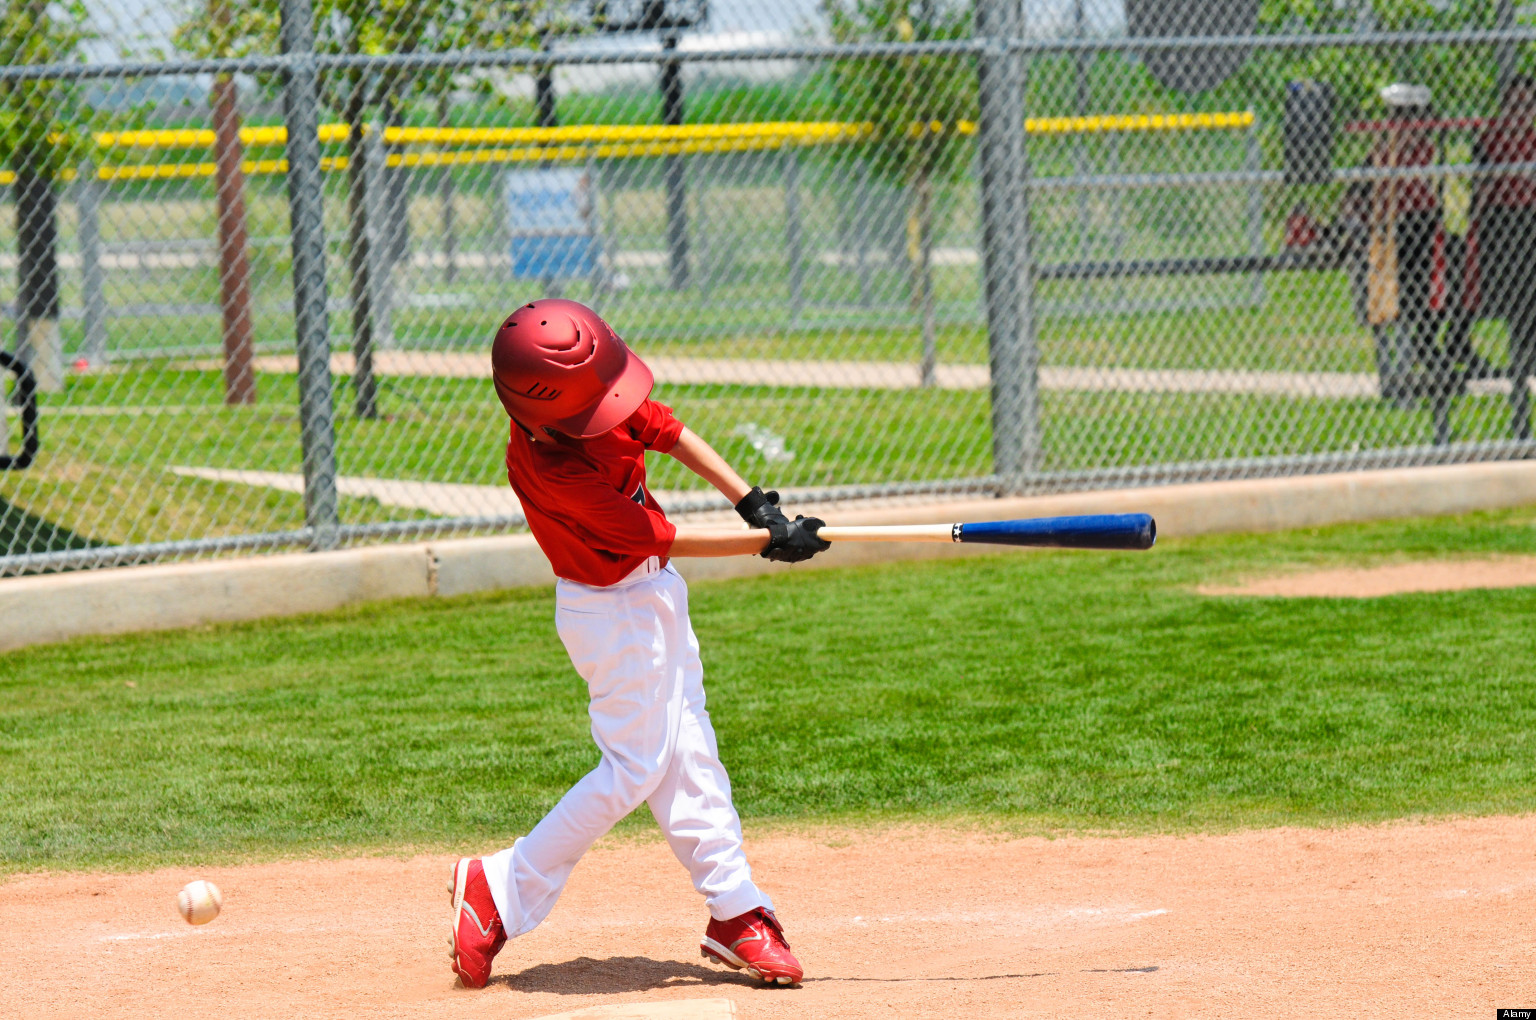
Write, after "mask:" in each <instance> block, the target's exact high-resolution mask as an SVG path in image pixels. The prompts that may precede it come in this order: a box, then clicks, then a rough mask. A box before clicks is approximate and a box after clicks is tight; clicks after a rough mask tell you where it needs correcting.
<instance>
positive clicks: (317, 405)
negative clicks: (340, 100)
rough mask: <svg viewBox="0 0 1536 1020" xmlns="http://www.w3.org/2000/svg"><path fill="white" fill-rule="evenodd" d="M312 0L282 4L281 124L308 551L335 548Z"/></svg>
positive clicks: (333, 441) (338, 521)
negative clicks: (285, 62)
mask: <svg viewBox="0 0 1536 1020" xmlns="http://www.w3.org/2000/svg"><path fill="white" fill-rule="evenodd" d="M313 17H314V15H313V12H312V10H311V7H310V0H282V9H281V18H282V45H283V53H284V54H286V55H288V56H290V57H292V58H293V60H292V63H290V64H289V65H288V66H287V68H285V69H284V71H283V123H284V124H285V125H286V127H287V130H288V153H287V154H288V218H289V222H290V224H291V225H292V229H293V319H294V331H295V333H296V334H297V336H296V343H297V347H298V355H299V430H300V441H301V442H302V444H303V449H304V522H305V524H306V525H307V526H308V528H309V532H310V541H309V546H310V548H311V549H315V550H319V549H333V548H335V547H336V545H337V529H338V528H339V527H340V526H341V518H340V515H339V512H338V507H337V505H336V422H335V417H334V412H333V409H332V407H331V340H330V321H329V318H328V316H327V314H326V307H325V305H326V287H325V222H324V208H325V207H324V202H325V197H324V193H323V192H322V190H321V187H322V186H321V180H320V123H319V121H320V113H319V106H320V103H319V95H318V93H319V80H318V79H319V75H318V74H317V72H316V69H315V59H314V50H315V29H314V23H313Z"/></svg>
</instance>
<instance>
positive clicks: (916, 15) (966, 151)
mask: <svg viewBox="0 0 1536 1020" xmlns="http://www.w3.org/2000/svg"><path fill="white" fill-rule="evenodd" d="M824 2H825V6H826V12H827V16H828V20H829V21H830V23H831V27H832V37H833V38H834V39H835V40H837V41H838V42H913V41H918V42H927V41H931V40H932V41H937V40H949V39H965V38H969V37H970V35H971V26H972V6H971V4H970V3H969V2H966V0H916V2H915V3H914V2H910V0H824ZM832 78H833V83H834V86H835V88H836V91H837V95H838V99H839V103H840V105H841V107H842V109H843V112H844V117H845V119H847V120H851V121H855V122H860V123H867V124H869V125H870V130H869V134H868V136H867V139H866V140H865V141H863V142H861V143H860V144H859V146H858V152H859V157H860V158H862V159H863V160H865V162H866V163H867V165H868V166H869V168H870V170H871V171H872V172H874V173H875V174H876V175H879V176H882V177H885V178H887V179H889V180H893V181H896V182H898V183H899V184H901V185H902V186H903V187H904V188H905V189H906V191H907V193H908V195H909V196H910V201H911V207H910V210H909V214H908V218H907V232H908V261H909V264H910V270H911V271H910V273H909V274H908V276H909V280H910V282H911V292H912V301H913V304H914V305H915V306H916V307H917V308H918V309H919V310H920V311H921V314H922V329H923V362H922V380H923V385H925V386H931V385H932V384H933V381H934V366H935V362H936V360H937V351H936V347H937V342H936V338H935V322H934V299H933V272H932V265H931V254H932V244H933V215H934V184H935V182H936V181H945V180H950V179H953V178H955V177H958V176H959V175H960V174H961V173H963V172H964V170H965V168H966V167H967V166H968V165H969V163H970V157H971V146H970V143H969V141H968V140H967V139H966V137H965V131H964V130H963V125H964V124H966V123H968V122H973V121H974V120H975V118H976V112H975V111H976V102H977V101H976V74H975V70H974V68H973V67H972V66H971V62H970V61H969V60H967V59H965V58H963V57H953V56H910V57H897V58H889V57H860V58H854V59H847V60H840V61H837V62H836V63H835V64H834V65H833V67H832Z"/></svg>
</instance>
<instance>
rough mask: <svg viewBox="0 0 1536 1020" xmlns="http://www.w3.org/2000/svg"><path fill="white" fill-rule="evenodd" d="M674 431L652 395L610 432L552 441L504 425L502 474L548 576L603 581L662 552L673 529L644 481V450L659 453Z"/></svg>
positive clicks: (677, 426)
mask: <svg viewBox="0 0 1536 1020" xmlns="http://www.w3.org/2000/svg"><path fill="white" fill-rule="evenodd" d="M682 434H683V423H682V422H680V421H678V420H677V419H676V418H675V417H673V415H672V409H671V408H670V407H667V406H666V405H665V404H659V403H657V402H656V401H654V400H647V401H646V402H645V403H643V404H641V405H640V407H639V409H638V410H636V411H635V413H634V414H632V415H630V416H629V418H628V419H627V420H626V421H625V422H624V423H623V424H621V425H619V426H618V427H617V428H615V429H614V430H613V431H612V432H607V433H604V434H603V435H601V436H597V437H595V438H592V439H581V440H568V441H563V442H560V443H559V444H558V445H552V444H550V443H540V442H536V441H534V440H533V439H530V438H529V437H528V436H527V435H526V434H525V433H524V432H523V430H522V429H521V428H519V427H518V426H517V425H516V423H513V424H512V435H511V438H510V439H509V440H508V442H507V480H508V481H509V482H511V483H512V489H513V491H514V492H516V493H517V498H518V500H519V501H520V502H521V503H522V504H523V514H524V516H526V517H527V518H528V530H530V531H532V532H533V537H534V539H535V540H536V541H537V542H538V543H539V548H541V549H543V550H544V555H546V556H548V557H549V565H550V566H551V567H553V568H554V571H555V574H556V576H558V577H563V578H566V579H567V580H570V581H579V582H581V583H582V584H590V585H594V586H597V587H604V586H607V585H610V584H615V583H617V582H618V581H621V580H623V579H624V578H625V577H626V576H627V575H628V574H629V573H630V571H632V570H634V569H635V568H636V567H638V566H639V565H640V564H642V563H644V562H645V561H646V560H647V559H649V558H650V557H652V556H660V557H663V558H664V557H665V556H666V555H667V550H669V549H670V548H671V547H672V539H673V538H674V537H676V535H677V528H676V526H675V525H673V524H672V522H671V521H669V520H667V515H666V514H665V513H663V512H662V509H661V505H660V504H659V503H657V502H656V500H655V498H654V497H652V496H651V493H650V491H649V490H648V489H646V487H645V451H647V450H655V451H656V452H657V453H666V452H668V451H669V450H671V449H672V447H674V446H676V445H677V440H678V437H679V436H681V435H682Z"/></svg>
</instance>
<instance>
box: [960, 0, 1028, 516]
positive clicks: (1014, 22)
mask: <svg viewBox="0 0 1536 1020" xmlns="http://www.w3.org/2000/svg"><path fill="white" fill-rule="evenodd" d="M1023 20H1024V19H1023V13H1022V11H1021V8H1020V0H979V2H978V3H977V5H976V36H977V40H978V42H980V43H981V46H982V48H981V51H980V53H979V54H978V56H977V67H976V73H977V78H978V85H979V88H980V95H979V98H980V106H981V111H980V114H981V116H980V125H979V129H978V132H977V141H978V146H979V149H980V157H981V239H982V266H983V270H982V271H983V274H984V279H985V287H986V301H987V344H988V349H989V358H988V360H989V362H990V365H991V369H992V467H993V471H994V473H995V474H996V475H997V476H998V478H999V481H1000V484H1001V486H1002V488H1003V489H1004V490H1005V491H1016V490H1018V489H1020V488H1022V483H1023V476H1025V475H1027V474H1029V473H1031V472H1034V471H1037V470H1038V469H1039V467H1040V463H1041V451H1040V445H1041V443H1040V440H1041V433H1040V402H1039V379H1038V377H1039V369H1040V351H1039V346H1038V344H1037V342H1036V338H1035V308H1034V266H1033V264H1032V261H1031V252H1030V227H1029V165H1028V162H1027V159H1028V154H1027V152H1026V149H1025V141H1024V61H1023V57H1022V55H1021V54H1020V53H1019V52H1018V51H1017V50H1016V49H1013V48H1012V47H1011V45H1010V43H1012V42H1013V41H1015V40H1018V39H1021V38H1022V37H1023V34H1024V32H1023V29H1024V25H1023Z"/></svg>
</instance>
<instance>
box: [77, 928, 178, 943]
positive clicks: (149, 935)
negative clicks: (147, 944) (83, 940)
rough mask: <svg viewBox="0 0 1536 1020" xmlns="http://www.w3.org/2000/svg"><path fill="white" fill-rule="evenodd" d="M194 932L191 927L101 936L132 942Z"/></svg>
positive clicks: (168, 937)
mask: <svg viewBox="0 0 1536 1020" xmlns="http://www.w3.org/2000/svg"><path fill="white" fill-rule="evenodd" d="M193 934H196V933H195V932H193V931H191V930H190V929H189V930H187V931H156V932H135V933H129V934H124V935H103V936H102V937H101V939H100V941H102V942H132V941H137V940H139V939H146V940H154V939H184V938H186V937H187V936H188V935H193Z"/></svg>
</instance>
